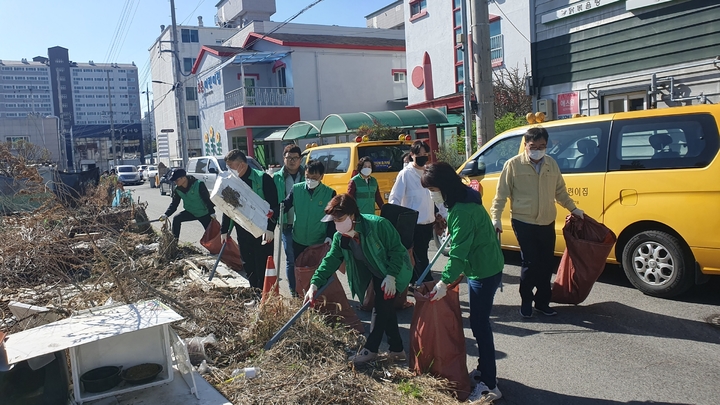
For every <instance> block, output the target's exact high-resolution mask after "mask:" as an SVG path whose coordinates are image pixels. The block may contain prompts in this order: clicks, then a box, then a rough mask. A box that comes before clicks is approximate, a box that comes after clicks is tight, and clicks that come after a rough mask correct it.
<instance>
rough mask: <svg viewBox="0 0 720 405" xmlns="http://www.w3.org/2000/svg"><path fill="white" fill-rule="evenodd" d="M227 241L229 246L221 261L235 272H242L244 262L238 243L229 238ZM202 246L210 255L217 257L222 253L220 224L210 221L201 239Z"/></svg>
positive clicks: (226, 247)
mask: <svg viewBox="0 0 720 405" xmlns="http://www.w3.org/2000/svg"><path fill="white" fill-rule="evenodd" d="M229 236H230V235H228V239H227V246H225V250H223V255H222V257H221V258H220V260H221V261H222V262H223V263H225V264H226V265H227V266H228V267H230V268H231V269H233V270H235V271H242V269H243V260H242V256H241V255H240V248H239V247H238V245H237V243H236V242H235V241H234V240H233V239H232V238H230V237H229ZM200 244H201V245H203V247H204V248H205V249H207V250H208V251H209V252H210V254H213V255H216V254H218V253H220V249H222V242H221V241H220V223H219V222H218V221H216V220H214V219H213V220H212V221H210V226H208V227H207V229H206V230H205V234H204V235H203V237H202V239H200Z"/></svg>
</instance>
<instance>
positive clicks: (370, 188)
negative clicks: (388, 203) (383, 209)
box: [352, 174, 378, 215]
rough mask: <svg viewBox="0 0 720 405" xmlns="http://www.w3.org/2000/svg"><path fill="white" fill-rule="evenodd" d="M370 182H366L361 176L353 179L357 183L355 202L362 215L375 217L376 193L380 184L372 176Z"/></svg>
mask: <svg viewBox="0 0 720 405" xmlns="http://www.w3.org/2000/svg"><path fill="white" fill-rule="evenodd" d="M369 180H370V181H365V179H363V178H362V176H361V175H359V174H358V175H356V176H355V177H353V178H352V181H354V182H355V200H357V205H358V208H359V209H360V213H361V214H369V215H375V193H376V192H377V189H378V183H377V180H376V179H375V177H372V176H371V177H370V178H369Z"/></svg>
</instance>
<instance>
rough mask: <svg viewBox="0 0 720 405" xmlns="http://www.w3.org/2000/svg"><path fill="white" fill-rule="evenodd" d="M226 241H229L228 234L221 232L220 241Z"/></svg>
mask: <svg viewBox="0 0 720 405" xmlns="http://www.w3.org/2000/svg"><path fill="white" fill-rule="evenodd" d="M225 241H227V234H226V233H222V234H220V242H222V243H225Z"/></svg>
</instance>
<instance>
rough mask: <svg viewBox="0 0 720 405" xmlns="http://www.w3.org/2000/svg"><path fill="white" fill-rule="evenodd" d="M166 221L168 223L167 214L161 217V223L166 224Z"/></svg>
mask: <svg viewBox="0 0 720 405" xmlns="http://www.w3.org/2000/svg"><path fill="white" fill-rule="evenodd" d="M165 221H167V215H165V214H162V215H160V222H165Z"/></svg>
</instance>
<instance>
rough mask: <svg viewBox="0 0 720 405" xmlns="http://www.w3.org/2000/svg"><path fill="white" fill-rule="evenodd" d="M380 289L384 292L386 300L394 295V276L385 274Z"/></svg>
mask: <svg viewBox="0 0 720 405" xmlns="http://www.w3.org/2000/svg"><path fill="white" fill-rule="evenodd" d="M380 289H381V290H383V292H384V293H385V299H386V300H388V299H390V298H393V297H394V296H395V277H393V276H385V280H383V282H382V284H380Z"/></svg>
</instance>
